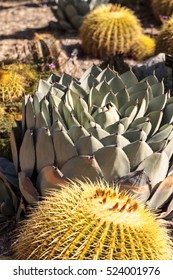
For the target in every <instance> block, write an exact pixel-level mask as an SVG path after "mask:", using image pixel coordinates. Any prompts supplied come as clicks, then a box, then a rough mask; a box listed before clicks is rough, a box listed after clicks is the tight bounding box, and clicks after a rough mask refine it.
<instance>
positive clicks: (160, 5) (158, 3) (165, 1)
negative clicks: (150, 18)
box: [151, 0, 173, 21]
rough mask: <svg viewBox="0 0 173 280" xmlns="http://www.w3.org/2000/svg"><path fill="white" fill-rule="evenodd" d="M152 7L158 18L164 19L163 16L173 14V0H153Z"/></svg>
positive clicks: (159, 19)
mask: <svg viewBox="0 0 173 280" xmlns="http://www.w3.org/2000/svg"><path fill="white" fill-rule="evenodd" d="M151 7H152V11H153V14H154V16H155V17H156V19H157V20H158V21H162V17H164V16H171V15H172V13H173V0H151Z"/></svg>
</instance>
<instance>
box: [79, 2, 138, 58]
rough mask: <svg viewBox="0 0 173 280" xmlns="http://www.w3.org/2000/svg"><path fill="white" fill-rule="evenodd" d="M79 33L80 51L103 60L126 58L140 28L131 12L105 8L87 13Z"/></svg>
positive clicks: (116, 7) (113, 6) (112, 6)
mask: <svg viewBox="0 0 173 280" xmlns="http://www.w3.org/2000/svg"><path fill="white" fill-rule="evenodd" d="M79 32H80V33H79V36H80V39H81V41H82V42H81V46H82V49H83V51H84V52H85V53H86V54H89V55H93V56H94V57H100V58H105V57H106V56H109V55H112V54H116V53H123V54H127V53H128V52H129V50H130V49H131V47H132V45H133V43H134V41H135V38H136V37H137V36H139V35H140V34H141V33H142V27H141V25H140V22H139V20H138V18H137V17H136V16H135V15H134V13H133V11H132V10H130V9H128V8H126V7H121V6H119V5H112V4H107V5H101V6H99V7H97V8H96V9H94V10H93V11H92V12H91V13H89V14H88V15H87V16H86V17H85V19H84V21H83V23H82V25H81V27H80V30H79Z"/></svg>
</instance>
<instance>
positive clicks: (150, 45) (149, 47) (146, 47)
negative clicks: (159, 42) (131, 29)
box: [131, 34, 156, 61]
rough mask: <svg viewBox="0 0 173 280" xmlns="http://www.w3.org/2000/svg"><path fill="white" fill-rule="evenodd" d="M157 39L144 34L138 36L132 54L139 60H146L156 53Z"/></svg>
mask: <svg viewBox="0 0 173 280" xmlns="http://www.w3.org/2000/svg"><path fill="white" fill-rule="evenodd" d="M155 47H156V43H155V39H153V38H151V37H149V36H148V35H145V34H142V35H140V36H139V37H137V38H136V41H135V42H134V44H133V46H132V48H131V55H132V57H133V58H135V59H136V60H138V61H141V60H144V59H146V58H148V57H150V56H152V55H154V54H155Z"/></svg>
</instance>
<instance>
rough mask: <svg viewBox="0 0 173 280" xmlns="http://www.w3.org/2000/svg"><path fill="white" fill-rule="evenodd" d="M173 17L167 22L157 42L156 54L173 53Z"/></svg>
mask: <svg viewBox="0 0 173 280" xmlns="http://www.w3.org/2000/svg"><path fill="white" fill-rule="evenodd" d="M172 38H173V16H172V17H171V18H170V19H169V20H168V21H165V22H164V24H163V26H162V29H161V30H160V33H159V35H158V37H157V41H156V53H161V52H163V53H167V54H172V53H173V46H172Z"/></svg>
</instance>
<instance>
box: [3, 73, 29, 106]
mask: <svg viewBox="0 0 173 280" xmlns="http://www.w3.org/2000/svg"><path fill="white" fill-rule="evenodd" d="M24 84H25V80H24V78H22V77H21V75H19V74H18V73H15V72H14V71H12V70H8V69H1V70H0V101H1V102H7V103H8V102H14V101H19V99H20V98H21V97H22V95H23V93H24V90H25V87H24Z"/></svg>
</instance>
